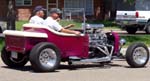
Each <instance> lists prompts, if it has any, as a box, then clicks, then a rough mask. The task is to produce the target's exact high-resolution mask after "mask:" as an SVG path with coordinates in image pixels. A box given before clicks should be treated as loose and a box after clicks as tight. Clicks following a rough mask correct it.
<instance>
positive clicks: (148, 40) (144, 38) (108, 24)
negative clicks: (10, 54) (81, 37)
mask: <svg viewBox="0 0 150 81" xmlns="http://www.w3.org/2000/svg"><path fill="white" fill-rule="evenodd" d="M25 23H28V21H17V22H16V29H17V30H21V29H22V25H23V24H25ZM60 23H61V25H62V26H66V25H68V24H75V28H81V24H82V23H81V22H74V21H64V20H62V21H60ZM89 23H96V24H97V23H103V24H104V25H105V28H104V29H106V30H107V29H108V30H118V29H119V30H120V28H118V26H117V25H115V24H114V23H113V22H111V21H101V22H100V21H95V22H91V21H89ZM121 38H125V39H126V41H127V43H126V47H127V46H128V45H130V44H131V43H133V42H143V43H145V44H147V45H150V35H143V36H122V37H121ZM3 45H4V42H3V40H2V39H0V49H1V48H2V47H3Z"/></svg>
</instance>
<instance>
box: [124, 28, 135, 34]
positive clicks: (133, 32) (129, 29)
mask: <svg viewBox="0 0 150 81" xmlns="http://www.w3.org/2000/svg"><path fill="white" fill-rule="evenodd" d="M126 31H127V32H128V33H129V34H135V33H136V31H137V28H134V27H126Z"/></svg>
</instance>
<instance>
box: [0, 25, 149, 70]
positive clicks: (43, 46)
mask: <svg viewBox="0 0 150 81" xmlns="http://www.w3.org/2000/svg"><path fill="white" fill-rule="evenodd" d="M81 32H83V34H81V35H80V36H76V35H75V34H66V33H62V32H57V31H55V30H53V29H51V28H49V27H46V26H41V25H34V24H25V25H23V31H14V30H5V31H4V33H3V34H4V35H5V46H4V47H3V50H2V52H1V58H2V60H3V62H4V63H5V64H6V65H8V66H9V67H11V68H13V67H22V66H24V65H25V64H26V63H27V62H28V61H30V62H31V65H32V67H33V69H34V71H37V72H49V71H55V70H56V69H57V68H58V67H59V65H60V62H68V64H72V63H74V62H82V63H85V62H88V63H89V62H92V63H110V62H111V61H112V60H113V59H114V58H113V57H119V56H120V50H121V47H122V46H123V45H124V44H125V40H123V39H122V40H121V39H120V37H119V35H118V34H117V33H115V32H108V33H104V32H103V31H102V29H101V27H91V28H90V27H89V26H88V28H86V26H85V28H84V30H81ZM126 60H127V62H128V64H129V65H130V66H131V67H135V68H139V67H144V66H145V65H146V64H147V62H148V60H149V51H148V48H147V46H146V45H144V44H143V43H134V44H132V45H131V46H129V48H128V49H127V53H126Z"/></svg>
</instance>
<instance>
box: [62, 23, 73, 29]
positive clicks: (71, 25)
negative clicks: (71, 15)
mask: <svg viewBox="0 0 150 81" xmlns="http://www.w3.org/2000/svg"><path fill="white" fill-rule="evenodd" d="M71 27H74V24H69V25H68V26H65V27H64V28H65V29H69V28H71Z"/></svg>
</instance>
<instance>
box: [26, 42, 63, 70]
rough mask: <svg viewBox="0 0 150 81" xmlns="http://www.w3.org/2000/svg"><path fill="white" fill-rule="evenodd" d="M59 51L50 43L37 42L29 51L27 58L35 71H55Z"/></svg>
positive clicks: (58, 59) (58, 61)
mask: <svg viewBox="0 0 150 81" xmlns="http://www.w3.org/2000/svg"><path fill="white" fill-rule="evenodd" d="M60 58H61V57H60V51H59V50H58V48H57V47H56V46H55V45H54V44H51V43H46V42H42V43H39V44H37V45H36V46H35V47H34V48H33V49H32V50H31V53H30V56H29V59H30V62H31V65H32V67H33V69H34V71H36V72H50V71H55V69H57V67H58V66H59V64H60Z"/></svg>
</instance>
